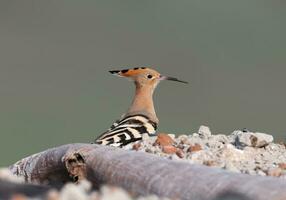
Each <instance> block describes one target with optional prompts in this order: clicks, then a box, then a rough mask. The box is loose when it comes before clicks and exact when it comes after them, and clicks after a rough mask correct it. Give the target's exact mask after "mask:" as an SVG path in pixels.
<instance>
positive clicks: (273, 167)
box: [124, 126, 286, 179]
mask: <svg viewBox="0 0 286 200" xmlns="http://www.w3.org/2000/svg"><path fill="white" fill-rule="evenodd" d="M162 144H164V145H162ZM124 148H125V149H129V150H136V151H143V152H148V153H152V154H155V155H158V156H161V157H165V158H168V159H171V160H177V161H179V160H184V161H188V162H189V163H191V164H192V163H196V164H202V165H207V166H211V167H218V168H222V169H226V170H229V171H232V172H237V173H245V174H250V175H260V176H267V175H268V176H276V177H281V178H285V179H286V146H285V144H277V143H274V142H273V136H272V135H269V134H266V133H259V132H251V131H248V130H246V129H244V130H236V131H234V132H233V133H231V134H230V135H223V134H212V133H211V131H210V129H209V128H208V127H207V126H201V127H200V128H199V130H198V133H193V134H191V135H180V136H178V137H175V135H173V134H159V136H158V137H149V136H148V135H145V136H144V137H143V141H139V142H136V143H135V144H129V145H128V146H126V147H124Z"/></svg>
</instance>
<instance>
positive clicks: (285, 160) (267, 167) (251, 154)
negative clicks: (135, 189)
mask: <svg viewBox="0 0 286 200" xmlns="http://www.w3.org/2000/svg"><path fill="white" fill-rule="evenodd" d="M124 149H126V150H131V151H143V152H147V153H152V154H155V155H158V156H161V157H164V158H166V159H171V160H176V161H182V162H189V163H190V164H194V163H196V164H202V165H206V166H210V167H218V168H222V169H225V170H229V171H232V172H236V173H245V174H250V175H260V176H274V177H277V178H283V179H286V144H285V143H281V144H277V143H274V142H273V137H272V136H271V135H269V134H265V133H259V132H251V131H248V130H237V131H234V132H233V133H231V134H230V135H222V134H212V133H211V131H210V129H209V128H208V127H206V126H201V127H200V128H199V130H198V132H197V133H193V134H191V135H180V136H178V137H176V136H175V135H172V134H164V133H160V134H158V137H150V136H148V135H144V137H143V140H142V141H139V142H136V143H133V144H129V145H128V146H126V147H124ZM0 180H9V181H12V182H15V183H21V182H23V181H22V180H21V179H18V178H15V177H14V176H12V175H11V174H9V171H8V170H0ZM14 199H15V200H16V199H17V200H25V199H29V198H26V197H24V196H21V195H17V196H14V197H13V200H14ZM33 199H47V200H73V199H74V200H117V199H121V200H135V199H136V200H166V199H162V198H159V197H156V196H149V197H140V198H134V197H132V196H131V195H130V194H128V193H127V192H126V191H124V190H122V189H120V188H116V187H111V186H103V187H102V188H101V189H100V190H99V191H92V189H91V184H90V183H89V182H87V181H84V182H82V183H81V184H79V185H75V184H66V185H65V186H64V187H63V188H62V189H61V190H60V191H53V190H52V191H50V192H49V193H48V194H47V195H46V196H45V197H41V198H33Z"/></svg>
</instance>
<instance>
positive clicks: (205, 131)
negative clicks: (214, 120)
mask: <svg viewBox="0 0 286 200" xmlns="http://www.w3.org/2000/svg"><path fill="white" fill-rule="evenodd" d="M198 134H199V135H200V136H201V137H204V138H205V137H206V138H207V137H210V136H211V135H212V133H211V131H210V128H209V127H207V126H200V128H199V130H198Z"/></svg>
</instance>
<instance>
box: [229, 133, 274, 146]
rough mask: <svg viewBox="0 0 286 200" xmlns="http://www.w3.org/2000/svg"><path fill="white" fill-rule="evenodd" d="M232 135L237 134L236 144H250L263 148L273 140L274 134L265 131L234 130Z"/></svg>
mask: <svg viewBox="0 0 286 200" xmlns="http://www.w3.org/2000/svg"><path fill="white" fill-rule="evenodd" d="M232 135H234V136H235V143H236V145H240V146H242V147H245V146H249V147H258V148H261V147H265V146H267V145H269V144H270V143H271V142H273V136H272V135H269V134H265V133H259V132H256V133H252V132H243V131H234V132H233V133H232Z"/></svg>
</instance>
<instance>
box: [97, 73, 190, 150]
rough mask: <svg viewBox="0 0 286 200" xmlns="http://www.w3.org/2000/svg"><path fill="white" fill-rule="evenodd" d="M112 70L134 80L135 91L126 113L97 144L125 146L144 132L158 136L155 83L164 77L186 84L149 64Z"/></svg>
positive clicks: (139, 137) (164, 78)
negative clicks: (154, 99)
mask: <svg viewBox="0 0 286 200" xmlns="http://www.w3.org/2000/svg"><path fill="white" fill-rule="evenodd" d="M109 72H110V73H111V74H113V75H117V76H120V77H126V78H130V79H131V80H133V81H134V83H135V86H136V91H135V96H134V99H133V102H132V104H131V106H130V107H129V109H128V111H127V113H126V114H124V115H123V116H122V117H121V119H120V120H117V121H116V122H115V123H114V124H113V125H112V126H111V127H110V128H109V129H108V130H107V131H106V132H104V133H103V134H101V135H100V136H99V137H98V138H97V139H95V143H97V144H102V145H110V146H117V147H122V146H124V145H127V144H129V143H131V142H135V141H138V140H141V139H142V134H148V135H155V134H156V130H157V126H158V122H159V120H158V117H157V115H156V112H155V108H154V103H153V92H154V90H155V88H156V86H157V85H158V83H159V82H160V81H162V80H170V81H177V82H181V83H187V82H185V81H181V80H179V79H177V78H173V77H168V76H163V75H161V74H160V73H159V72H157V71H155V70H153V69H150V68H146V67H141V68H133V69H124V70H114V71H109Z"/></svg>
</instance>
